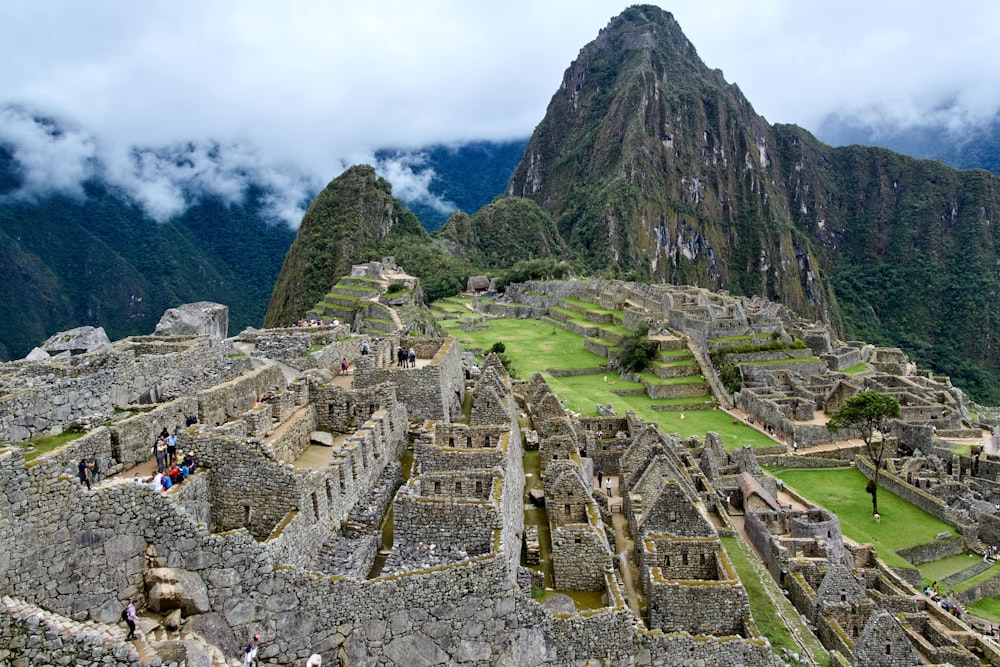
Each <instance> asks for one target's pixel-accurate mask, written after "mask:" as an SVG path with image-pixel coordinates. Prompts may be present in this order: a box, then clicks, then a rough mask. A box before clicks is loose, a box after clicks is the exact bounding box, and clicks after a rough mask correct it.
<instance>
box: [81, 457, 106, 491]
mask: <svg viewBox="0 0 1000 667" xmlns="http://www.w3.org/2000/svg"><path fill="white" fill-rule="evenodd" d="M76 470H77V476H79V478H80V484H86V485H87V489H88V490H89V489H91V488H92V487H93V486H94V485H97V484H100V483H101V479H103V478H104V469H103V467H102V466H101V459H100V457H98V456H92V457H90V458H89V459H80V463H79V464H77V467H76Z"/></svg>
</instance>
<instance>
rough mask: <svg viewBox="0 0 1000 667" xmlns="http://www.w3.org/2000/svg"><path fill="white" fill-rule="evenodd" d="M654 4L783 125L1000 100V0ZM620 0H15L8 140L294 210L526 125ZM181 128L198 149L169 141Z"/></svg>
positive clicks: (174, 186) (984, 108)
mask: <svg viewBox="0 0 1000 667" xmlns="http://www.w3.org/2000/svg"><path fill="white" fill-rule="evenodd" d="M658 4H660V6H662V7H663V8H664V9H667V10H668V11H671V12H672V13H673V14H674V16H675V18H676V19H677V20H678V22H679V23H680V25H681V27H682V29H683V30H684V32H685V34H686V35H687V36H688V38H689V39H690V40H691V41H692V42H693V43H694V45H695V47H696V48H697V50H698V52H699V54H700V56H701V58H702V59H703V60H704V61H705V63H706V64H707V65H708V66H709V67H713V68H719V69H722V70H723V71H724V73H725V76H726V78H727V80H729V81H730V82H733V83H736V84H738V85H739V86H740V88H741V89H742V90H743V92H744V93H745V94H746V95H747V97H748V99H749V100H750V101H751V103H752V104H753V105H754V107H755V108H756V110H757V111H758V112H759V113H761V114H763V115H764V116H765V117H766V118H767V119H768V120H769V121H770V122H772V123H774V122H783V123H796V124H799V125H802V126H804V127H806V128H809V129H815V128H817V127H818V126H819V123H820V122H821V121H822V119H823V118H824V117H826V116H827V115H828V114H831V113H845V114H848V115H865V116H867V117H870V118H874V119H880V120H881V121H884V120H885V119H887V118H890V119H898V120H899V121H900V122H906V123H913V122H929V120H930V119H933V120H934V121H935V122H938V121H941V122H948V123H950V124H952V125H953V126H956V127H959V126H961V124H962V123H964V122H969V121H970V120H975V119H977V118H982V117H985V116H987V115H992V114H993V113H995V111H996V109H997V108H998V107H1000V76H998V75H997V72H1000V48H997V44H998V39H997V29H998V28H1000V2H995V1H994V0H954V1H953V2H950V3H947V4H945V3H940V2H933V3H932V2H927V1H926V0H909V1H905V2H904V1H903V0H875V1H872V0H865V1H864V2H862V1H859V0H839V1H837V2H834V1H832V0H828V1H826V2H822V1H818V0H754V1H752V2H750V1H747V0H679V1H678V2H669V3H667V2H663V3H658ZM626 6H627V5H626V4H624V3H617V2H610V1H607V0H545V1H543V2H540V1H539V0H506V1H505V2H489V3H487V2H474V1H472V0H453V1H447V0H422V1H419V2H414V1H413V0H389V1H384V2H379V1H378V0H375V1H374V2H367V3H362V2H345V1H342V0H324V1H320V0H315V1H313V2H304V1H296V0H285V1H283V2H280V3H279V2H260V1H246V0H239V1H237V0H228V1H225V2H223V1H221V0H219V1H214V0H202V1H197V2H196V1H194V0H171V1H170V2H161V1H158V0H143V1H141V2H136V1H135V0H104V1H101V0H89V1H86V2H84V1H77V0H3V2H0V62H2V63H3V66H2V67H0V108H3V107H10V106H11V105H13V109H11V108H7V110H6V111H0V142H5V143H7V144H8V145H13V146H14V147H15V149H16V156H17V158H18V160H19V161H20V162H21V163H22V165H25V172H26V174H27V177H28V181H29V184H30V185H31V186H32V187H34V188H35V189H36V190H37V191H45V190H58V191H64V192H71V191H73V189H74V187H76V186H77V184H78V183H79V181H80V179H81V178H82V177H84V176H86V175H87V173H88V169H91V168H92V167H91V166H88V165H90V164H91V163H92V162H93V160H91V159H90V158H95V157H96V158H99V159H100V161H101V162H102V163H104V164H106V165H107V170H106V172H105V176H106V177H107V178H109V179H111V180H117V181H118V182H120V183H121V184H123V185H124V186H125V187H126V189H127V190H128V191H129V192H131V193H132V195H133V196H134V197H135V198H136V199H137V200H138V201H140V202H142V203H143V204H144V205H145V206H146V207H147V209H148V210H150V212H151V213H153V214H154V215H156V216H157V217H160V218H164V217H169V215H172V214H175V213H176V212H177V211H178V210H179V208H183V205H184V202H183V196H182V194H181V185H185V186H187V187H191V186H192V184H195V185H198V186H200V187H203V188H204V189H206V190H211V191H219V192H223V193H226V192H229V193H231V195H232V196H233V197H234V198H238V196H239V192H240V189H241V184H242V179H243V178H245V176H246V174H250V175H252V176H253V177H255V178H259V179H263V180H266V181H269V182H271V183H272V184H273V186H274V187H275V188H276V189H282V188H283V189H284V190H285V191H287V192H288V193H289V197H288V200H287V201H282V202H276V208H275V213H276V215H279V216H281V217H285V218H286V219H288V220H289V221H291V222H294V221H295V219H296V216H298V215H299V214H300V210H299V208H298V205H299V203H300V202H298V203H297V202H296V197H297V196H298V197H301V196H302V195H303V194H304V193H305V192H307V191H308V190H309V188H310V187H313V188H314V187H317V186H321V185H322V184H324V183H326V182H327V181H328V180H330V179H331V178H333V177H335V176H337V175H338V174H339V173H340V172H341V171H343V169H344V168H345V166H348V165H350V164H353V163H357V162H361V161H370V160H371V153H372V151H373V150H374V149H377V148H382V147H400V148H415V147H420V146H425V145H428V144H431V143H442V142H443V143H450V142H461V141H468V140H476V139H491V140H505V139H513V138H524V137H527V136H528V135H530V133H531V131H532V130H533V129H534V127H535V125H536V124H537V123H538V122H539V121H540V120H541V118H542V116H543V114H544V113H545V108H546V105H547V104H548V101H549V99H550V98H551V96H552V95H553V93H554V92H555V91H556V89H557V88H558V86H559V84H560V81H561V79H562V74H563V72H564V70H565V69H566V67H567V66H568V65H569V64H570V62H571V61H572V60H573V59H574V58H575V57H576V55H577V54H578V52H579V50H580V48H581V47H583V46H584V45H585V44H586V43H588V42H589V41H591V40H592V39H594V37H596V35H597V33H598V31H599V30H600V29H601V28H603V27H604V26H606V25H607V23H608V21H609V20H610V19H611V18H612V17H613V16H615V15H616V14H618V13H620V12H621V11H622V10H623V9H625V7H626ZM24 110H27V111H28V112H29V115H26V114H25V113H24ZM30 113H42V114H46V115H48V116H50V117H52V118H55V119H57V120H58V121H59V122H60V123H61V124H66V126H67V127H69V128H70V131H69V132H66V133H63V134H59V135H54V134H53V133H52V132H51V128H45V127H40V126H38V125H37V124H36V123H34V122H33V120H32V119H31V116H30ZM182 143H183V144H184V145H183V147H180V148H177V149H176V150H177V151H180V152H184V153H185V155H186V156H187V157H188V158H189V159H188V160H187V163H186V164H185V165H183V166H182V167H178V165H177V164H176V160H174V161H170V160H164V159H163V155H162V153H161V152H160V151H159V149H160V148H162V147H165V146H180V145H181V144H182ZM188 144H190V145H188ZM213 144H218V146H216V147H215V148H214V149H213ZM134 147H139V148H149V149H157V151H156V152H154V151H145V152H144V151H139V152H135V151H133V152H131V153H129V149H132V148H134ZM296 170H300V171H301V173H302V174H304V175H305V177H306V178H305V179H304V180H303V179H297V178H296V177H295V175H294V174H295V171H296ZM403 172H405V169H404V170H403ZM396 178H397V179H398V180H399V181H404V180H405V179H406V175H405V173H403V174H398V173H397V176H396ZM393 182H394V185H396V188H397V190H398V189H399V187H402V186H401V185H400V184H398V183H397V182H396V181H395V180H394V181H393ZM411 185H412V186H413V187H417V188H419V187H420V183H419V182H416V183H415V184H411Z"/></svg>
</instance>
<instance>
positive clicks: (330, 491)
mask: <svg viewBox="0 0 1000 667" xmlns="http://www.w3.org/2000/svg"><path fill="white" fill-rule="evenodd" d="M326 502H327V503H328V504H329V505H331V506H332V505H333V489H331V488H330V480H329V479H328V480H326Z"/></svg>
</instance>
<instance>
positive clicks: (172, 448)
mask: <svg viewBox="0 0 1000 667" xmlns="http://www.w3.org/2000/svg"><path fill="white" fill-rule="evenodd" d="M175 461H177V436H176V435H173V434H171V435H168V436H167V465H171V464H172V463H174V462H175Z"/></svg>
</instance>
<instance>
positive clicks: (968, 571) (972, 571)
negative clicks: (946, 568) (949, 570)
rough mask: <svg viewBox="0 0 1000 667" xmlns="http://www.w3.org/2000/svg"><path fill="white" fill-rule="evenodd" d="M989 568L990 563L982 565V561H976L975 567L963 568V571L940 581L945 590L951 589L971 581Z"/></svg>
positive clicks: (991, 564)
mask: <svg viewBox="0 0 1000 667" xmlns="http://www.w3.org/2000/svg"><path fill="white" fill-rule="evenodd" d="M991 567H993V563H992V562H990V563H984V562H983V561H977V562H976V564H975V565H970V566H969V567H967V568H965V569H964V570H961V571H960V572H956V573H955V574H953V575H950V576H948V577H945V578H944V579H942V580H941V583H942V584H943V585H944V586H946V587H947V588H952V587H954V586H956V585H958V584H960V583H962V582H963V581H966V580H968V579H971V578H972V577H974V576H976V575H977V574H982V573H983V572H985V571H986V570H988V569H990V568H991Z"/></svg>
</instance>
